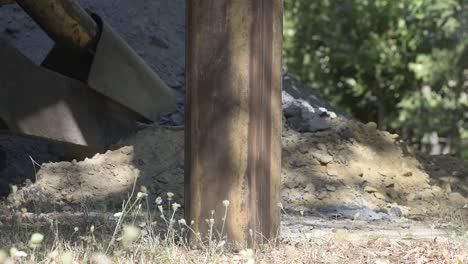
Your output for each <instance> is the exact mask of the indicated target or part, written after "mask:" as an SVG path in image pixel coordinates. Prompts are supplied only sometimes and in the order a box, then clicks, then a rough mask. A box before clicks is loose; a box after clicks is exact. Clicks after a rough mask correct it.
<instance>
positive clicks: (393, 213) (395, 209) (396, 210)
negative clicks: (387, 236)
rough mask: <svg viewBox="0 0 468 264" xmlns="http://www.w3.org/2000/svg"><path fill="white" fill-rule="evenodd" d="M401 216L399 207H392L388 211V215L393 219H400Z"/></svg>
mask: <svg viewBox="0 0 468 264" xmlns="http://www.w3.org/2000/svg"><path fill="white" fill-rule="evenodd" d="M402 214H403V213H402V212H401V209H400V207H392V209H390V215H391V216H393V217H401V216H402Z"/></svg>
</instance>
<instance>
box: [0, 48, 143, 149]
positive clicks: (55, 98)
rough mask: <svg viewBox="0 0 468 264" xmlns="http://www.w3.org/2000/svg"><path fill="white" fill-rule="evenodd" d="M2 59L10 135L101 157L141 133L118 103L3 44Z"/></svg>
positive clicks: (1, 96)
mask: <svg viewBox="0 0 468 264" xmlns="http://www.w3.org/2000/svg"><path fill="white" fill-rule="evenodd" d="M0 58H2V63H0V119H1V120H3V122H4V123H5V125H6V126H7V127H8V128H9V130H10V131H12V132H18V133H22V134H26V135H30V136H37V137H42V138H46V139H49V140H53V141H60V142H66V143H72V144H74V145H77V146H81V147H85V148H87V149H91V150H95V151H96V152H98V151H102V150H104V149H106V148H107V147H109V145H110V144H112V143H115V142H116V141H117V140H118V139H120V138H121V137H123V136H126V135H128V134H130V133H132V132H133V131H135V130H136V128H137V127H136V126H137V124H136V122H135V121H134V118H133V116H132V115H131V114H128V113H125V112H122V111H121V109H122V107H121V106H119V105H118V104H116V103H115V102H113V101H112V100H109V99H108V98H106V97H105V96H103V95H101V94H99V93H97V92H96V91H94V90H93V89H90V88H89V87H88V86H87V85H86V84H84V83H82V82H80V81H77V80H74V79H72V78H69V77H66V76H63V75H61V74H58V73H56V72H53V71H51V70H48V69H45V68H43V67H40V66H37V65H35V64H34V63H33V62H31V61H30V60H29V59H27V58H26V57H25V56H23V55H22V54H20V53H19V52H18V51H17V50H16V49H15V48H13V47H11V46H10V45H8V44H7V43H6V42H5V41H1V40H0Z"/></svg>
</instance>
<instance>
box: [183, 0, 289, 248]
mask: <svg viewBox="0 0 468 264" xmlns="http://www.w3.org/2000/svg"><path fill="white" fill-rule="evenodd" d="M187 12H188V13H187V27H188V30H187V42H188V43H187V51H186V54H187V57H186V58H187V61H186V65H187V82H186V83H187V85H188V89H187V91H188V93H187V107H186V109H187V110H186V111H187V112H186V114H187V120H188V124H187V125H186V159H185V160H186V175H185V184H186V203H185V204H186V218H187V219H190V220H192V219H193V220H194V221H195V222H196V225H198V226H197V230H198V231H201V232H202V233H203V232H206V230H207V225H206V224H205V223H204V219H206V218H210V210H211V209H214V210H216V213H215V219H216V220H217V221H218V222H221V221H220V219H221V218H222V216H223V213H224V210H223V208H222V205H221V201H222V200H224V199H229V200H230V202H231V206H230V209H229V213H228V217H227V222H226V229H227V234H228V238H229V240H230V241H231V242H237V243H241V245H242V244H244V246H245V245H250V246H252V245H255V243H257V242H264V241H262V236H255V235H254V236H253V237H251V236H250V232H249V230H251V231H253V232H254V233H257V232H258V233H261V234H262V235H263V236H265V238H267V239H273V238H275V237H276V235H277V234H278V231H279V216H280V215H279V208H278V207H277V202H278V201H279V181H280V173H281V141H280V140H281V138H280V136H281V41H282V1H281V0H257V1H249V0H231V1H228V0H223V1H220V0H195V1H189V0H188V1H187ZM206 12H209V13H210V16H206V15H205V14H206ZM219 224H221V223H219ZM218 227H219V226H218ZM251 238H253V239H251Z"/></svg>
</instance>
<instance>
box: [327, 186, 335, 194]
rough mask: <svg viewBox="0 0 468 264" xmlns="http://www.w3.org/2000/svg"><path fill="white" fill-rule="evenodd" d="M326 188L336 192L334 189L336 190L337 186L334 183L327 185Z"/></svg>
mask: <svg viewBox="0 0 468 264" xmlns="http://www.w3.org/2000/svg"><path fill="white" fill-rule="evenodd" d="M325 188H326V189H327V191H329V192H334V191H336V187H335V186H333V185H325Z"/></svg>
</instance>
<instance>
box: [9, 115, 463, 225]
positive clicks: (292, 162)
mask: <svg viewBox="0 0 468 264" xmlns="http://www.w3.org/2000/svg"><path fill="white" fill-rule="evenodd" d="M319 116H320V114H319ZM320 118H323V119H324V122H327V123H329V124H330V128H329V129H325V130H321V131H316V132H299V131H297V130H295V129H292V128H291V127H290V125H289V122H288V121H287V120H288V119H286V122H285V127H284V130H283V162H282V165H283V170H282V182H283V184H282V187H281V197H282V202H283V205H284V207H285V209H286V210H287V211H295V212H299V211H304V212H305V214H319V215H326V216H333V217H341V218H351V219H352V218H356V217H357V216H358V217H359V218H360V219H362V220H382V219H392V218H398V217H401V216H406V217H408V218H413V219H419V218H424V217H426V216H430V215H438V214H440V212H441V208H442V207H443V206H446V205H447V204H449V205H451V206H453V207H455V208H462V207H463V206H464V205H465V204H467V203H468V199H466V195H467V190H468V189H467V188H468V180H467V179H468V170H467V168H468V167H466V166H464V165H463V164H462V163H460V161H459V160H456V159H455V158H449V157H422V156H418V155H414V154H412V153H411V152H409V151H408V150H407V149H406V148H405V146H404V145H403V144H402V143H400V141H399V140H398V135H395V134H390V133H388V132H385V131H379V130H377V129H376V125H375V123H368V124H362V123H360V122H358V121H354V120H348V119H346V118H343V117H341V116H336V117H334V116H333V115H331V116H330V115H329V116H324V115H322V117H320ZM183 139H184V136H183V129H182V128H162V127H147V128H145V129H143V130H141V131H139V132H138V133H137V134H135V135H134V136H132V137H130V138H127V139H125V140H123V141H121V142H120V143H119V144H117V145H116V146H115V147H114V150H111V151H108V152H106V153H104V154H98V155H96V156H95V157H93V158H91V159H86V160H84V161H80V162H76V161H73V162H58V163H46V164H43V165H42V167H41V168H40V170H39V171H38V174H37V178H38V180H37V181H36V182H35V183H34V184H29V185H28V186H26V187H24V188H22V189H21V190H20V191H19V192H18V193H17V194H16V195H17V196H18V197H20V199H19V200H21V201H22V203H23V206H28V207H33V208H34V209H36V210H37V208H41V210H47V209H52V208H53V209H54V210H56V209H60V208H62V209H64V210H67V208H72V207H75V206H86V207H94V208H95V207H102V206H106V207H107V206H111V207H117V208H118V207H119V206H120V204H121V202H122V200H123V199H126V198H127V197H128V194H129V193H130V192H131V190H132V187H133V184H134V182H135V181H136V182H137V183H136V188H137V190H139V188H141V186H145V187H146V188H147V189H148V191H149V193H150V199H154V198H155V197H156V196H158V195H162V194H165V193H166V192H169V191H170V192H173V193H174V194H175V200H176V201H178V202H183V148H184V146H183ZM51 205H52V206H51Z"/></svg>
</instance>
